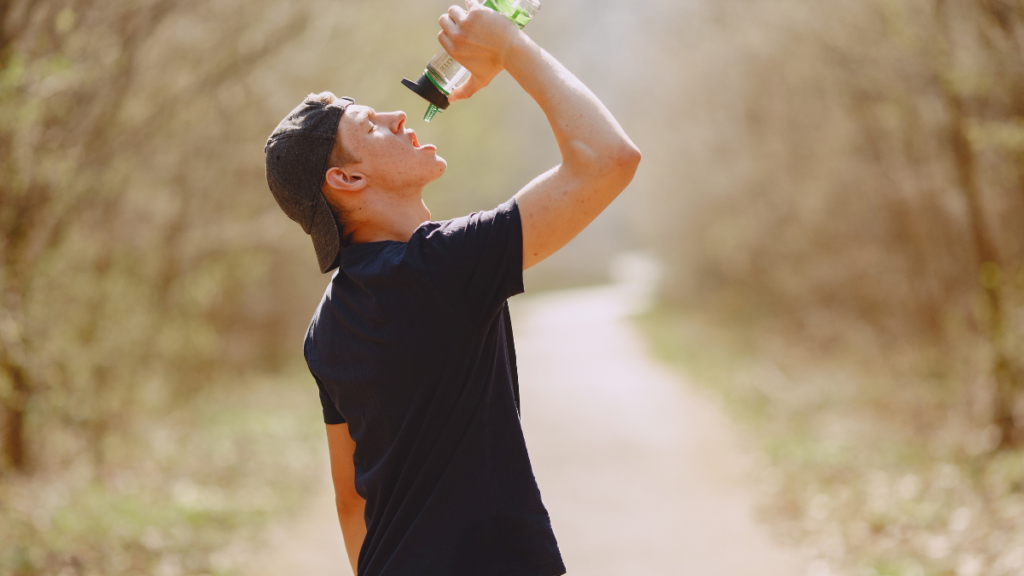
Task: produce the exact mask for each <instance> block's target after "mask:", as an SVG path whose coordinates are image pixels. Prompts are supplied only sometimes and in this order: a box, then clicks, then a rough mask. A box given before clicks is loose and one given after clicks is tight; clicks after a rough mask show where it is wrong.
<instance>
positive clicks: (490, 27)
mask: <svg viewBox="0 0 1024 576" xmlns="http://www.w3.org/2000/svg"><path fill="white" fill-rule="evenodd" d="M466 8H468V10H463V9H462V8H460V7H458V6H452V7H451V8H449V9H448V12H447V13H446V14H443V15H442V16H441V18H440V20H439V23H440V24H441V31H440V32H439V33H438V34H437V40H438V41H439V42H440V43H441V46H443V47H444V49H445V51H446V52H448V54H449V55H451V56H452V57H453V58H455V60H456V61H457V62H458V63H459V64H462V66H463V67H464V68H466V69H467V70H469V72H470V74H471V76H470V78H469V80H467V81H466V83H465V84H463V85H462V86H460V87H458V88H456V89H455V90H454V91H453V92H452V93H451V95H449V96H448V101H449V102H455V101H456V100H464V99H466V98H469V97H470V96H472V95H473V94H475V93H476V92H477V91H478V90H480V89H481V88H483V87H484V86H487V85H488V84H490V83H491V80H493V79H494V77H495V76H497V75H498V73H500V72H501V71H502V70H504V69H505V63H506V62H507V61H508V58H509V56H510V53H511V52H512V48H513V47H514V45H515V43H516V41H517V40H518V39H520V37H521V35H522V33H521V32H520V30H519V28H517V27H516V25H515V24H513V23H512V22H511V21H510V20H509V19H508V18H506V17H505V16H504V15H502V14H499V13H498V12H495V11H494V10H491V9H490V8H487V7H485V6H484V5H482V4H481V3H480V1H479V0H466Z"/></svg>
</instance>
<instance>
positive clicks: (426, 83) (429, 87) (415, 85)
mask: <svg viewBox="0 0 1024 576" xmlns="http://www.w3.org/2000/svg"><path fill="white" fill-rule="evenodd" d="M402 84H403V85H404V86H405V87H406V88H408V89H409V90H412V91H413V92H415V93H417V94H419V95H420V97H422V98H423V99H424V100H426V101H427V102H430V103H431V104H433V105H434V106H437V107H438V108H440V109H441V110H447V109H448V96H447V95H446V94H445V93H444V92H441V91H440V90H438V89H437V86H434V83H433V82H431V81H430V78H427V75H426V74H424V75H422V76H420V79H419V80H417V81H415V82H413V81H412V80H409V79H408V78H402Z"/></svg>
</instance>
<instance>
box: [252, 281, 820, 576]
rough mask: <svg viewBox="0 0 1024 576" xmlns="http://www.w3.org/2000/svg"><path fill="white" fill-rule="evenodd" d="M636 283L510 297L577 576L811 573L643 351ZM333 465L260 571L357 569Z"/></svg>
mask: <svg viewBox="0 0 1024 576" xmlns="http://www.w3.org/2000/svg"><path fill="white" fill-rule="evenodd" d="M635 305H636V293H635V291H633V290H631V289H630V288H629V287H627V286H611V287H600V288H589V289H580V290H571V291H561V292H554V293H549V294H544V295H540V296H534V297H519V298H516V299H513V324H514V325H515V330H516V331H515V334H516V347H517V350H518V357H519V369H520V380H521V382H522V409H523V427H524V429H525V432H526V439H527V443H528V445H529V449H530V455H531V458H532V460H533V463H534V469H535V473H536V476H537V479H538V482H539V484H540V488H541V492H542V494H543V496H544V502H545V504H546V505H547V507H548V510H549V512H550V513H551V518H552V523H553V524H554V528H555V535H556V536H557V537H558V540H559V544H560V546H561V549H562V554H563V556H564V559H565V563H566V565H567V567H568V569H569V574H570V575H572V576H604V575H608V576H622V575H626V574H637V575H644V576H659V575H665V576H677V575H694V576H741V575H742V576H751V575H757V576H802V575H803V574H805V573H806V571H805V570H804V569H801V568H800V564H799V563H798V562H797V561H796V560H795V559H794V558H793V557H792V556H791V555H789V554H787V553H786V552H784V551H782V550H780V549H778V548H777V547H775V546H773V545H772V544H771V542H770V541H769V540H768V538H767V537H766V536H765V534H764V530H763V528H762V527H760V526H759V525H757V524H756V523H755V522H754V521H753V520H752V516H751V501H750V496H749V494H750V490H749V485H748V484H746V480H745V479H746V478H747V477H748V476H749V474H750V467H749V465H748V464H747V463H746V462H747V460H746V459H745V458H744V457H743V455H742V451H741V450H740V449H739V447H738V445H737V443H736V440H735V438H734V437H733V433H732V427H731V425H730V424H729V423H728V422H726V421H725V419H724V418H723V417H722V416H721V415H720V413H719V411H718V410H717V408H716V407H715V406H714V405H712V404H711V403H709V402H708V401H707V400H705V399H703V398H702V397H701V396H699V395H698V394H696V393H695V392H693V391H691V390H690V389H689V388H688V387H687V386H686V385H685V383H683V382H680V381H679V379H678V377H676V376H675V375H674V374H672V373H669V372H668V371H666V369H664V368H662V367H661V366H659V365H658V364H657V363H655V362H653V361H652V360H650V359H649V358H648V356H647V355H646V354H645V352H644V350H643V347H642V345H641V342H640V338H639V336H638V334H637V333H636V332H635V330H634V328H633V327H632V326H631V325H630V324H629V323H628V321H627V320H626V316H627V315H628V313H629V311H630V310H631V309H632V308H633V307H634V306H635ZM327 475H328V472H327V469H326V467H325V468H324V470H323V475H322V476H323V479H322V482H321V483H320V486H319V488H317V489H316V491H315V494H314V496H313V497H312V498H311V500H310V507H309V509H308V510H307V511H306V512H305V513H304V514H300V515H299V516H298V517H297V518H296V519H295V520H294V521H292V522H290V523H287V524H283V525H280V526H277V527H275V528H274V529H273V530H274V532H273V535H272V537H271V538H270V539H269V541H270V542H274V543H275V545H274V546H273V548H272V549H268V550H267V551H266V552H265V554H264V555H263V556H262V557H260V558H258V559H257V561H256V563H255V565H254V566H253V569H252V571H251V572H250V575H251V576H264V575H266V576H270V575H279V576H285V575H287V576H291V575H298V574H301V575H304V576H327V575H331V576H341V575H343V574H349V573H350V572H349V569H348V567H347V563H346V562H345V557H344V552H343V548H342V545H341V534H340V531H339V529H338V524H337V520H336V519H335V517H334V510H333V496H332V493H331V487H330V483H329V481H328V477H327Z"/></svg>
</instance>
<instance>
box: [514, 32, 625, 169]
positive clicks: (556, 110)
mask: <svg viewBox="0 0 1024 576" xmlns="http://www.w3.org/2000/svg"><path fill="white" fill-rule="evenodd" d="M505 69H506V70H507V71H508V73H509V74H510V75H511V76H512V77H513V78H514V79H515V80H516V82H518V83H519V85H520V86H522V88H523V89H524V90H525V91H526V92H527V94H529V95H530V96H531V97H532V98H533V99H534V100H535V101H536V102H537V104H538V105H539V106H540V108H541V110H543V111H544V114H545V115H546V116H547V118H548V122H549V123H550V124H551V129H552V131H553V132H554V135H555V140H556V141H557V142H558V148H559V151H560V152H561V155H562V162H563V164H565V165H568V166H569V167H572V166H576V165H580V166H581V167H584V168H587V169H590V168H594V167H607V166H608V165H609V161H610V160H611V161H612V163H614V160H615V159H617V158H620V157H622V156H632V155H634V154H636V147H635V146H634V145H633V143H632V142H631V141H630V140H629V137H628V136H626V133H625V132H624V131H623V130H622V128H621V127H620V126H619V123H618V122H617V121H616V120H615V118H614V117H613V116H612V115H611V113H610V112H609V111H608V109H607V108H605V106H604V105H603V104H602V103H601V101H600V100H598V99H597V97H596V96H594V94H593V93H592V92H591V91H590V89H589V88H587V87H586V86H585V85H584V84H583V82H580V80H579V79H577V78H576V76H574V75H573V74H572V72H569V70H568V69H566V68H565V66H563V65H562V64H561V63H560V62H558V60H556V59H555V58H554V57H553V56H551V55H550V54H548V53H547V52H546V51H545V50H544V49H543V48H541V47H540V46H538V45H537V44H536V43H534V42H533V41H532V40H530V38H529V37H528V36H526V35H525V34H522V33H520V34H519V36H518V38H516V40H515V41H514V42H513V43H512V45H511V46H510V49H509V53H508V55H507V58H506V60H505Z"/></svg>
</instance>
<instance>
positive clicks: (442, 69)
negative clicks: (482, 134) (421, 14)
mask: <svg viewBox="0 0 1024 576" xmlns="http://www.w3.org/2000/svg"><path fill="white" fill-rule="evenodd" d="M483 5H484V6H487V7H488V8H490V9H491V10H495V11H497V12H501V13H502V14H504V15H505V16H506V17H507V18H508V19H509V20H511V21H512V23H513V24H515V25H516V26H518V27H519V28H520V29H522V28H523V26H526V25H527V24H528V23H529V22H530V20H531V19H532V18H533V17H534V15H535V14H537V11H538V10H540V1H539V0H484V3H483ZM468 79H469V70H466V69H465V68H463V67H462V65H461V64H459V63H458V62H456V61H455V59H454V58H452V57H451V56H449V55H448V53H447V52H445V51H444V50H441V51H440V52H438V53H437V54H434V57H433V58H431V59H430V62H428V63H427V69H426V70H424V71H423V75H422V76H420V79H419V80H417V81H416V82H413V81H412V80H409V79H408V78H402V84H403V85H405V87H406V88H408V89H409V90H412V91H413V92H415V93H417V94H419V95H420V96H421V97H422V98H423V99H424V100H426V101H427V102H430V106H429V107H427V113H426V114H425V115H424V116H423V120H425V121H427V122H430V119H431V118H433V117H434V115H435V114H437V113H438V112H440V111H442V110H445V109H447V108H448V95H449V94H451V93H452V91H453V90H455V89H456V88H458V87H459V86H462V84H463V83H465V81H466V80H468Z"/></svg>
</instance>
